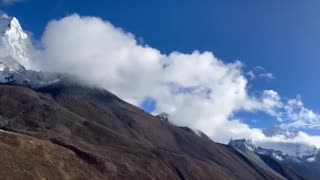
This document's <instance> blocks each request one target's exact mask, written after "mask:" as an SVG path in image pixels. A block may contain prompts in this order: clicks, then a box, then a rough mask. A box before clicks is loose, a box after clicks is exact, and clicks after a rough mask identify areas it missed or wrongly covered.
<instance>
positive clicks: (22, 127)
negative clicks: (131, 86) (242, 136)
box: [0, 81, 283, 180]
mask: <svg viewBox="0 0 320 180" xmlns="http://www.w3.org/2000/svg"><path fill="white" fill-rule="evenodd" d="M0 128H1V129H2V130H4V131H0V144H1V145H0V154H1V155H0V159H1V163H0V169H1V170H0V175H1V177H5V179H28V178H34V179H41V178H43V179H45V178H46V179H139V180H140V179H283V177H281V176H280V175H279V174H278V173H276V172H274V171H270V170H269V169H267V168H265V167H263V166H261V165H259V164H258V163H256V162H255V161H252V160H251V159H250V157H247V156H245V155H243V154H241V153H239V152H238V151H237V150H234V149H233V148H231V147H229V146H226V145H221V144H216V143H214V142H213V141H211V140H210V139H208V138H205V137H200V136H198V135H197V134H195V133H193V132H191V131H188V130H185V129H183V128H179V127H176V126H174V125H172V124H170V123H166V122H163V121H160V120H159V119H157V118H155V117H154V116H152V115H149V114H147V113H145V112H144V111H142V110H141V109H139V108H137V107H135V106H132V105H130V104H128V103H126V102H124V101H122V100H120V99H119V98H117V97H116V96H115V95H113V94H111V93H110V92H108V91H105V90H101V89H95V88H88V87H85V86H81V85H76V84H72V83H69V82H66V81H61V82H59V83H54V84H50V85H47V86H42V87H40V88H37V89H30V88H27V87H21V86H14V85H0ZM15 172H17V173H15Z"/></svg>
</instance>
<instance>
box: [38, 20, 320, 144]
mask: <svg viewBox="0 0 320 180" xmlns="http://www.w3.org/2000/svg"><path fill="white" fill-rule="evenodd" d="M42 43H43V46H44V49H43V50H40V51H38V54H37V58H36V59H39V60H38V61H37V62H36V63H35V66H34V67H33V68H36V69H41V70H48V71H59V72H67V73H72V74H74V75H76V76H78V77H80V78H81V79H83V80H85V81H87V82H89V83H93V84H95V85H99V86H101V87H104V88H106V89H108V90H110V91H111V92H114V93H115V94H117V95H118V96H120V97H121V98H123V99H124V100H127V101H129V102H131V103H133V104H135V105H140V104H141V103H142V102H143V100H144V99H146V98H147V97H150V98H153V99H154V100H155V101H156V102H157V106H156V112H167V113H169V114H170V119H171V120H172V121H173V123H175V124H177V125H181V126H189V127H192V128H194V129H200V130H202V131H203V132H205V133H206V134H207V135H209V136H210V137H212V138H213V139H214V140H216V141H219V142H227V141H228V140H229V139H230V138H242V137H245V138H251V139H254V140H266V139H270V137H267V136H265V135H264V134H263V132H262V131H261V130H260V129H252V128H250V127H249V126H248V125H246V124H244V123H242V122H240V121H239V120H236V119H234V117H233V115H234V113H235V112H238V111H263V112H266V113H268V114H270V115H272V116H276V117H280V115H278V109H279V108H282V107H283V104H282V102H281V98H280V96H279V95H278V94H277V92H275V91H272V90H267V91H263V93H262V94H261V95H259V96H255V97H252V96H249V95H248V92H247V91H248V90H247V83H248V82H247V79H246V78H245V76H244V75H243V72H242V70H243V67H242V64H241V62H238V61H237V62H234V63H224V62H223V61H221V60H219V59H217V58H216V57H215V56H214V55H213V54H212V53H211V52H203V53H200V52H198V51H194V52H193V53H191V54H184V53H180V52H172V53H170V54H168V55H167V54H162V53H161V52H160V51H159V50H157V49H154V48H151V47H149V46H147V45H139V43H138V42H137V41H136V39H135V37H134V36H133V35H132V34H130V33H127V32H124V31H123V30H121V29H119V28H116V27H114V26H113V25H112V24H111V23H109V22H107V21H103V20H101V19H99V18H95V17H80V16H79V15H72V16H68V17H65V18H63V19H61V20H55V21H51V22H50V23H49V24H48V26H47V28H46V30H45V33H44V36H43V38H42ZM307 137H308V138H309V139H308V138H304V139H301V140H302V141H304V142H307V143H310V142H311V143H312V141H313V140H316V138H318V137H310V136H307ZM282 140H285V139H284V138H282ZM319 146H320V145H319Z"/></svg>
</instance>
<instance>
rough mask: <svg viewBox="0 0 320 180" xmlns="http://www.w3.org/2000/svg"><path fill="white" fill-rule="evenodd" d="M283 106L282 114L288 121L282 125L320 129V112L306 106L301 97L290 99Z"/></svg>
mask: <svg viewBox="0 0 320 180" xmlns="http://www.w3.org/2000/svg"><path fill="white" fill-rule="evenodd" d="M283 108H284V112H283V113H282V116H283V118H284V119H285V120H286V121H285V122H284V123H283V124H282V127H285V128H309V129H310V128H311V129H320V114H319V113H316V112H314V111H313V110H311V109H308V108H306V107H304V104H303V102H302V100H301V97H299V96H298V97H297V98H295V99H289V100H288V102H287V104H286V105H285V106H284V107H283Z"/></svg>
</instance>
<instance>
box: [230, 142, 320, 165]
mask: <svg viewBox="0 0 320 180" xmlns="http://www.w3.org/2000/svg"><path fill="white" fill-rule="evenodd" d="M229 145H230V146H232V147H233V148H235V149H239V150H240V151H251V152H254V153H256V154H258V155H265V156H270V157H272V158H273V159H276V160H279V161H282V160H294V161H307V162H314V161H319V160H320V159H319V157H320V150H319V149H317V148H316V147H311V146H304V145H300V144H291V145H288V146H283V147H281V148H280V149H281V150H280V149H277V150H274V149H267V148H264V147H259V146H258V145H256V144H255V143H254V142H253V141H252V140H246V139H237V140H231V141H230V142H229Z"/></svg>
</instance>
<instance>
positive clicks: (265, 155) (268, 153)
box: [229, 139, 320, 180]
mask: <svg viewBox="0 0 320 180" xmlns="http://www.w3.org/2000/svg"><path fill="white" fill-rule="evenodd" d="M229 145H230V146H231V147H234V148H235V149H237V150H238V151H239V152H241V153H244V154H245V155H247V156H249V157H251V158H252V159H255V160H256V161H258V162H260V163H262V164H264V165H266V166H269V167H270V168H272V169H273V170H274V171H276V172H278V173H279V174H281V175H282V176H284V177H286V178H288V179H314V180H316V179H318V178H319V177H320V150H319V149H317V148H315V147H310V148H300V146H301V145H295V146H296V148H292V147H289V148H287V149H289V153H284V152H283V151H279V150H273V149H265V148H261V147H259V146H257V145H256V144H255V143H253V142H252V141H251V140H245V139H238V140H231V141H230V142H229ZM292 149H294V150H296V151H292Z"/></svg>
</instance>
